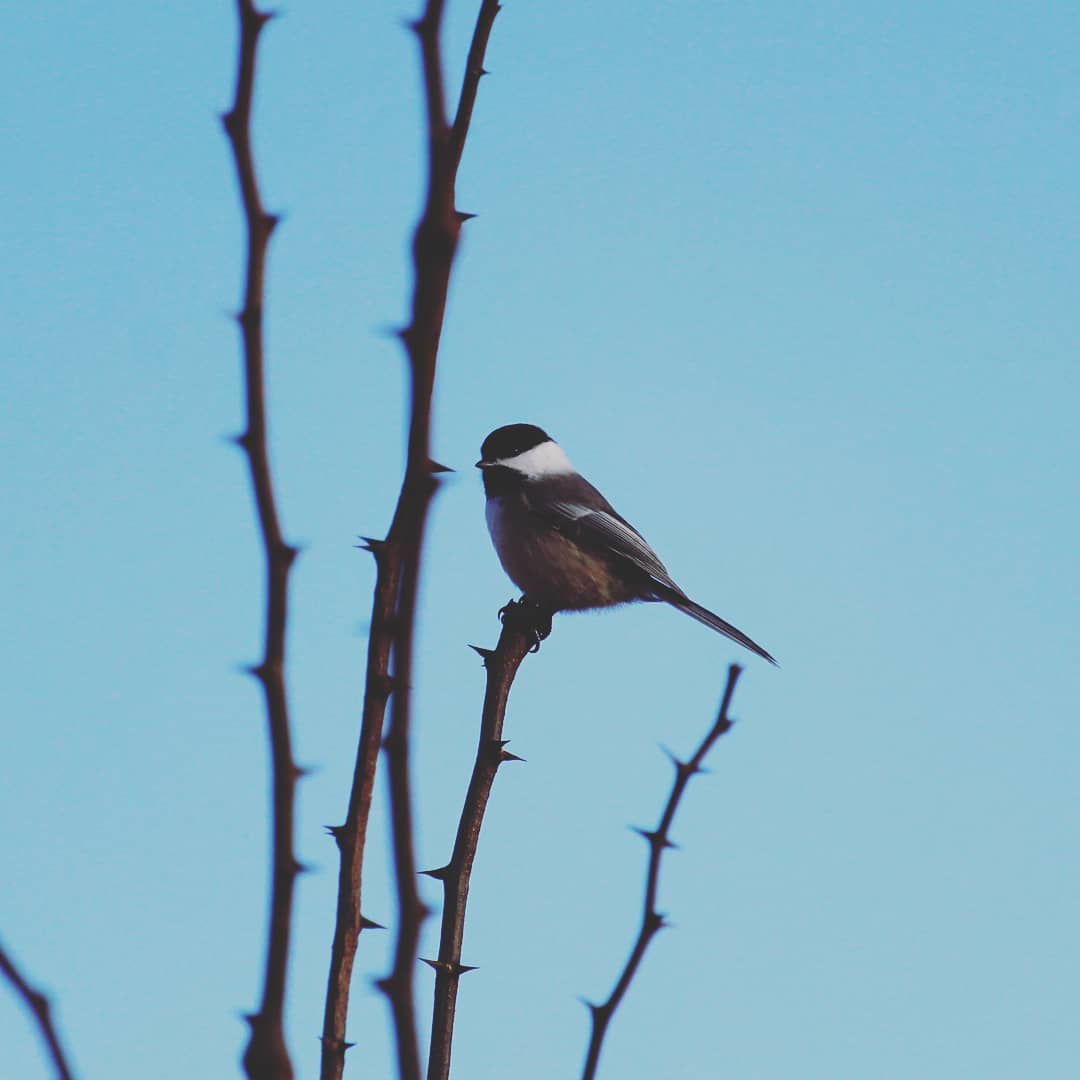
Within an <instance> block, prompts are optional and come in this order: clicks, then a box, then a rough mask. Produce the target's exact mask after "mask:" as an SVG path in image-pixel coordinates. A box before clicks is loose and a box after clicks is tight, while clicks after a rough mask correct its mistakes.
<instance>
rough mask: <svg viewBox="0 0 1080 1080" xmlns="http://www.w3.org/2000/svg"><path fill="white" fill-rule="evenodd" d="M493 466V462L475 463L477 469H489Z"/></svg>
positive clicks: (481, 461)
mask: <svg viewBox="0 0 1080 1080" xmlns="http://www.w3.org/2000/svg"><path fill="white" fill-rule="evenodd" d="M493 464H494V462H491V461H484V460H483V459H481V460H480V461H478V462H477V463H476V468H478V469H488V468H490V467H491V466H492V465H493Z"/></svg>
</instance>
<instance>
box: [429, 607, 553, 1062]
mask: <svg viewBox="0 0 1080 1080" xmlns="http://www.w3.org/2000/svg"><path fill="white" fill-rule="evenodd" d="M535 640H536V639H535V636H534V635H532V634H530V633H529V632H528V630H527V628H523V627H522V624H521V623H520V622H518V621H517V620H515V619H512V618H507V619H506V620H505V621H504V623H503V629H502V633H501V634H500V635H499V643H498V645H496V647H495V650H494V652H492V651H490V650H488V649H480V648H476V646H473V647H474V648H476V651H477V652H478V653H479V654H480V655H481V657H483V660H484V667H485V668H486V669H487V689H486V691H485V693H484V708H483V713H482V714H481V717H480V740H479V742H478V743H477V746H476V761H475V763H474V764H473V771H472V777H471V778H470V780H469V789H468V791H467V792H466V795H465V804H464V806H463V807H462V810H461V819H460V820H459V822H458V830H457V836H456V838H455V840H454V851H453V854H452V855H451V857H450V862H449V863H448V864H447V865H446V866H444V867H442V868H441V869H439V870H429V871H428V874H429V876H431V877H433V878H437V879H438V880H439V881H441V882H442V883H443V895H444V901H443V913H442V932H441V935H440V938H439V958H438V960H428V961H425V962H426V963H428V964H430V965H431V967H433V968H434V969H435V1003H434V1007H433V1009H432V1017H431V1052H430V1055H429V1056H428V1073H427V1076H428V1080H446V1078H447V1077H449V1075H450V1053H451V1048H452V1044H453V1038H454V1015H455V1010H456V1008H457V992H458V980H459V979H460V978H461V976H462V975H463V974H465V972H467V971H472V970H473V969H472V968H471V967H468V966H467V965H465V964H462V962H461V944H462V939H463V938H464V934H465V908H466V905H467V904H468V901H469V882H470V879H471V877H472V868H473V861H474V860H475V858H476V848H477V844H478V843H479V840H480V827H481V825H482V824H483V822H484V811H485V809H486V808H487V803H488V797H489V796H490V794H491V786H492V784H493V783H494V782H495V773H496V772H497V771H498V769H499V766H500V765H501V764H502V763H503V762H504V761H519V760H520V758H518V757H517V756H516V755H514V754H511V753H509V752H508V751H507V749H506V740H504V739H503V737H502V732H503V718H504V716H505V715H506V701H507V698H508V697H509V696H510V687H511V686H512V685H513V682H514V676H515V675H516V674H517V670H518V667H519V666H520V665H521V661H522V660H523V659H524V658H525V655H526V654H527V653H528V651H529V648H530V646H531V645H532V643H533V642H534V641H535Z"/></svg>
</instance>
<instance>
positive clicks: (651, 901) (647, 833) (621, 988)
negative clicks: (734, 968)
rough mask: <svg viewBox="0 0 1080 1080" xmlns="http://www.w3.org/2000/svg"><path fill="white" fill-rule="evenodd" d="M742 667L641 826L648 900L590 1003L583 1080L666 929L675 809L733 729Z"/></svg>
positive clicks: (732, 672)
mask: <svg viewBox="0 0 1080 1080" xmlns="http://www.w3.org/2000/svg"><path fill="white" fill-rule="evenodd" d="M741 671H742V668H741V667H739V665H738V664H732V665H731V667H729V668H728V678H727V686H726V687H725V688H724V696H723V698H722V699H721V701H720V710H719V712H718V714H717V717H716V722H715V723H714V724H713V726H712V728H711V729H710V730H709V733H708V734H707V735H706V736H705V738H704V739H702V740H701V743H700V745H699V746H698V748H697V750H695V751H694V755H693V757H691V758H690V760H689V761H680V760H679V759H678V758H676V757H672V764H673V765H674V766H675V781H674V783H673V784H672V786H671V794H670V795H668V800H667V805H666V806H665V807H664V812H663V813H662V814H661V815H660V823H659V824H658V825H657V826H656V828H655V829H653V830H648V829H638V830H637V831H638V832H639V833H641V835H642V836H643V837H644V838H645V840H646V841H647V842H648V845H649V867H648V871H647V872H646V875H645V903H644V905H643V909H642V915H641V928H640V929H639V930H638V935H637V939H636V940H635V942H634V945H633V948H632V949H631V950H630V956H629V957H628V958H627V961H626V965H625V966H624V967H623V970H622V974H621V975H620V976H619V978H618V981H617V982H616V983H615V988H614V989H613V990H612V991H611V995H610V997H609V998H608V999H607V1001H605V1002H604V1003H603V1004H602V1005H596V1004H593V1003H592V1002H586V1004H587V1005H588V1007H589V1012H590V1014H591V1016H592V1033H591V1036H590V1038H589V1049H588V1053H587V1054H586V1057H585V1070H584V1072H582V1074H581V1076H582V1080H594V1077H595V1076H596V1068H597V1065H598V1063H599V1061H600V1050H601V1047H602V1046H603V1042H604V1035H605V1033H606V1032H607V1029H608V1025H609V1024H610V1023H611V1018H612V1016H614V1014H615V1010H616V1009H617V1008H618V1007H619V1002H620V1001H622V999H623V995H624V994H625V993H626V990H627V987H629V985H630V982H631V980H632V979H633V978H634V974H635V972H636V971H637V969H638V965H639V964H640V963H641V958H642V957H643V956H644V955H645V950H646V949H647V948H648V947H649V942H650V941H652V939H653V937H654V936H655V935H656V934H657V932H658V931H660V930H662V929H663V928H664V927H665V926H666V925H667V923H666V922H665V920H664V916H663V915H662V914H661V913H660V912H659V911H657V909H656V892H657V888H658V885H659V881H660V859H661V857H662V856H663V854H664V850H665V849H666V848H669V847H671V846H672V843H671V840H670V838H669V834H670V831H671V823H672V820H673V819H674V817H675V811H676V810H677V809H678V807H679V801H680V799H682V796H683V792H684V791H685V790H686V785H687V784H689V783H690V777H692V776H693V775H694V774H695V773H697V772H701V771H702V770H701V763H702V762H703V761H704V760H705V755H706V754H708V752H709V750H710V749H712V745H713V743H715V742H716V740H717V739H719V738H720V736H721V735H723V734H725V733H726V732H728V731H730V730H731V726H732V721H731V720H730V719H729V718H728V710H729V708H730V707H731V698H732V695H733V694H734V693H735V683H736V682H737V681H738V678H739V674H740V672H741Z"/></svg>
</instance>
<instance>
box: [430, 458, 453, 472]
mask: <svg viewBox="0 0 1080 1080" xmlns="http://www.w3.org/2000/svg"><path fill="white" fill-rule="evenodd" d="M428 468H429V469H430V470H431V471H432V472H433V473H448V472H453V471H454V470H453V469H451V468H450V466H449V465H440V464H439V463H438V462H437V461H431V460H429V461H428Z"/></svg>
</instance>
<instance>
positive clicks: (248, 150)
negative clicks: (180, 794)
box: [222, 0, 300, 1080]
mask: <svg viewBox="0 0 1080 1080" xmlns="http://www.w3.org/2000/svg"><path fill="white" fill-rule="evenodd" d="M236 6H237V14H238V16H239V22H240V45H239V50H238V58H237V70H236V96H235V100H234V102H233V105H232V108H231V109H230V110H229V111H228V112H227V113H225V115H224V116H223V117H222V120H223V123H224V125H225V131H226V134H227V135H228V138H229V143H230V145H231V146H232V151H233V158H234V160H235V163H236V177H237V180H238V182H239V185H240V195H241V200H242V202H243V206H244V218H245V221H246V224H247V267H246V273H245V283H244V304H243V307H242V309H241V311H240V313H239V315H238V316H237V321H238V323H239V324H240V330H241V334H242V337H243V352H244V382H245V397H246V404H247V426H246V427H245V430H244V432H243V434H241V435H239V436H238V437H237V439H236V441H237V443H238V445H239V446H240V447H241V448H242V449H243V451H244V453H245V454H246V455H247V460H248V465H249V467H250V473H251V485H252V488H253V489H254V492H255V504H256V508H257V511H258V518H259V528H260V532H261V534H262V541H263V549H264V553H265V563H266V631H265V634H266V636H265V643H264V653H263V659H262V660H261V661H260V662H259V663H258V664H257V665H255V666H254V667H253V668H252V669H251V674H252V675H254V676H255V678H256V679H258V681H259V683H260V684H261V686H262V688H263V694H264V696H265V699H266V717H267V726H268V729H269V736H270V755H271V761H272V789H273V869H272V886H271V895H270V928H269V934H268V942H267V950H266V968H265V975H264V981H263V994H262V1001H261V1003H260V1005H259V1011H258V1012H257V1013H253V1014H252V1015H250V1016H249V1017H248V1023H249V1024H250V1027H251V1037H250V1039H249V1041H248V1045H247V1048H246V1049H245V1051H244V1068H245V1070H246V1071H247V1074H248V1076H249V1077H252V1078H255V1077H258V1078H260V1080H268V1078H273V1080H290V1078H291V1077H292V1075H293V1069H292V1062H291V1061H290V1059H289V1051H288V1048H287V1047H286V1045H285V1033H284V1028H283V1014H284V1007H285V984H286V975H287V967H288V960H289V933H290V925H291V920H292V902H293V886H294V884H295V880H296V875H297V873H298V872H299V870H300V866H299V864H298V863H297V861H296V856H295V854H294V852H293V817H294V796H295V789H296V780H297V776H298V774H299V771H298V769H297V767H296V764H295V762H294V761H293V757H292V742H291V737H290V734H289V712H288V702H287V698H286V693H285V628H286V621H287V615H288V581H289V570H290V568H291V567H292V564H293V561H294V560H295V558H296V555H297V549H296V548H295V547H292V546H291V545H289V544H287V543H286V542H285V539H284V537H283V536H282V532H281V524H280V522H279V520H278V513H277V506H276V502H275V499H274V488H273V480H272V478H271V473H270V455H269V449H268V445H267V432H266V399H265V386H264V382H265V380H264V360H263V322H262V314H263V282H264V272H265V265H266V248H267V244H268V243H269V240H270V234H271V233H272V232H273V230H274V226H275V225H277V221H278V219H277V218H276V217H275V216H274V215H272V214H268V213H267V212H266V211H265V209H264V208H263V205H262V199H261V197H260V195H259V185H258V180H257V177H256V173H255V162H254V157H253V152H252V146H251V103H252V95H253V93H254V87H255V64H256V51H257V48H258V42H259V34H260V32H261V31H262V29H263V27H264V26H265V25H266V23H267V22H268V21H269V20H270V18H271V16H270V15H269V14H268V13H266V12H260V11H257V10H256V9H255V5H254V3H253V2H252V0H237V5H236Z"/></svg>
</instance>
